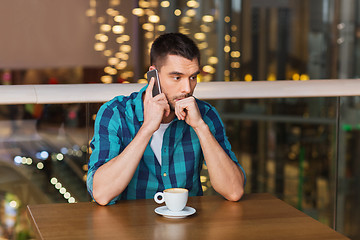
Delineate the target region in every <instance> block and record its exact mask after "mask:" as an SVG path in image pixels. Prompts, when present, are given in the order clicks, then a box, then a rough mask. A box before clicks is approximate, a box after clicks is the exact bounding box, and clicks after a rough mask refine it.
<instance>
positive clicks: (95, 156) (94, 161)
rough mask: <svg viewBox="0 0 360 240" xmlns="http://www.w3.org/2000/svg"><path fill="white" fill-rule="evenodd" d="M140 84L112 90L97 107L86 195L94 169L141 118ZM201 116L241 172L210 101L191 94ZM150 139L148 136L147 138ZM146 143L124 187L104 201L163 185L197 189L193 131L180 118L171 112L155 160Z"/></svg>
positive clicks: (149, 194)
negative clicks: (124, 92)
mask: <svg viewBox="0 0 360 240" xmlns="http://www.w3.org/2000/svg"><path fill="white" fill-rule="evenodd" d="M146 87H147V86H145V87H144V88H142V89H141V90H140V91H139V92H135V93H132V94H131V95H130V96H118V97H115V98H114V99H112V100H110V101H109V102H107V103H105V104H104V105H103V106H102V107H101V108H100V110H99V111H98V114H97V117H96V120H95V127H94V137H93V139H92V141H91V143H90V146H91V148H92V154H91V156H90V160H89V164H88V175H87V187H88V191H89V193H90V194H91V196H92V186H93V177H94V173H95V171H96V170H97V169H98V168H99V167H100V166H101V165H103V164H105V163H106V162H108V161H110V160H111V159H113V158H114V157H116V156H117V155H119V154H120V153H121V152H122V151H123V150H124V149H125V148H126V146H127V145H128V144H129V143H130V142H131V141H132V140H133V139H134V137H135V135H136V133H137V132H138V131H139V129H140V127H141V125H142V124H143V121H144V114H143V112H144V111H143V109H144V107H143V101H142V95H143V93H144V91H145V90H146ZM196 102H197V104H198V107H199V110H200V113H201V116H202V117H203V120H204V121H205V123H206V124H207V125H208V126H209V128H210V131H211V132H212V134H213V135H214V136H215V138H216V140H217V141H218V142H219V143H220V145H221V147H222V148H223V149H224V150H225V152H226V153H227V154H228V155H229V157H230V158H231V159H232V160H233V161H234V162H235V163H236V164H237V165H238V166H239V167H240V168H241V170H242V171H243V173H244V176H245V172H244V170H243V169H242V167H241V166H240V164H239V163H238V161H237V159H236V157H235V154H234V153H233V152H232V151H231V146H230V143H229V141H228V139H227V137H226V135H225V129H224V125H223V123H222V121H221V119H220V117H219V115H218V113H217V111H216V110H215V108H214V107H212V106H211V105H210V104H208V103H206V102H204V101H200V100H198V99H196ZM150 142H151V140H150ZM150 142H149V143H148V145H147V147H146V149H145V152H144V155H143V157H142V158H141V160H140V163H139V165H138V167H137V169H136V171H135V174H134V176H133V178H132V179H131V181H130V183H129V185H128V186H127V188H126V189H125V190H124V191H123V192H122V193H121V194H120V195H119V196H117V197H115V198H114V199H112V200H111V201H110V203H109V204H113V203H115V202H116V201H118V200H121V199H144V198H153V196H154V194H155V193H156V192H159V191H163V190H164V189H167V188H174V187H181V188H186V189H188V190H189V196H200V195H202V194H203V191H202V187H201V182H200V171H201V169H202V166H203V161H204V156H203V153H202V150H201V146H200V141H199V139H198V137H197V135H196V133H195V131H194V130H193V129H192V127H190V126H189V125H188V124H186V123H185V121H182V120H178V119H177V118H175V119H174V120H173V121H172V122H171V124H170V125H169V127H168V128H167V129H166V131H165V133H164V137H163V145H162V149H161V157H162V159H161V162H162V164H161V165H160V164H159V161H158V160H157V159H156V156H155V155H154V153H153V151H152V149H151V147H150Z"/></svg>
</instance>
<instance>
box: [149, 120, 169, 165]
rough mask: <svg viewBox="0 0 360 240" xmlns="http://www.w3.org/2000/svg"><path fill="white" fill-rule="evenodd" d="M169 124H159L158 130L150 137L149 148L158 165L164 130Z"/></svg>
mask: <svg viewBox="0 0 360 240" xmlns="http://www.w3.org/2000/svg"><path fill="white" fill-rule="evenodd" d="M169 125H170V123H161V124H160V127H159V129H158V130H156V131H155V132H154V134H153V135H152V139H151V143H150V147H151V149H152V150H153V152H154V154H155V156H156V158H157V160H158V161H159V164H160V165H161V148H162V144H163V137H164V133H165V131H166V129H167V128H168V127H169Z"/></svg>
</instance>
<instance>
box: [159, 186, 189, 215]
mask: <svg viewBox="0 0 360 240" xmlns="http://www.w3.org/2000/svg"><path fill="white" fill-rule="evenodd" d="M188 195H189V191H188V190H187V189H185V188H169V189H165V190H164V191H163V192H158V193H156V194H155V196H154V200H155V202H157V203H158V204H161V203H163V202H165V204H166V206H167V208H168V209H169V210H170V211H173V212H180V211H181V210H183V209H184V208H185V206H186V203H187V200H188Z"/></svg>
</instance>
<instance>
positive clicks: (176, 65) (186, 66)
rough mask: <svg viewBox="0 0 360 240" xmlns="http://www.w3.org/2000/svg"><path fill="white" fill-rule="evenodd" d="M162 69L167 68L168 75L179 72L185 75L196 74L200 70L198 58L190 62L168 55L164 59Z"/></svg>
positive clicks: (180, 57)
mask: <svg viewBox="0 0 360 240" xmlns="http://www.w3.org/2000/svg"><path fill="white" fill-rule="evenodd" d="M161 68H165V69H166V72H168V73H170V72H178V73H183V74H185V73H186V74H196V73H197V72H198V71H199V70H200V67H199V62H198V60H197V58H194V59H192V60H189V59H187V58H185V57H182V56H178V55H168V56H167V57H166V59H164V61H163V64H162V67H161Z"/></svg>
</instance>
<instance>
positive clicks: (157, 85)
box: [146, 69, 161, 97]
mask: <svg viewBox="0 0 360 240" xmlns="http://www.w3.org/2000/svg"><path fill="white" fill-rule="evenodd" d="M146 75H147V79H148V81H149V82H150V80H151V78H152V77H153V78H155V83H154V88H153V97H155V96H156V95H158V94H159V93H161V88H160V80H159V74H158V71H157V70H156V69H154V70H151V71H148V72H147V74H146Z"/></svg>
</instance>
